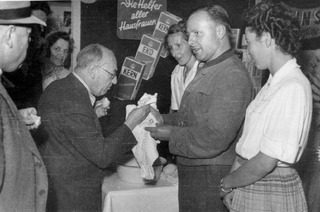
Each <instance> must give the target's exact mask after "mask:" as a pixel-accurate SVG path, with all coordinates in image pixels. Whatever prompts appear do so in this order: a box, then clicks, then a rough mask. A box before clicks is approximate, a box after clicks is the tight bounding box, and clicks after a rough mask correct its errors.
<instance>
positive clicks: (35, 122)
mask: <svg viewBox="0 0 320 212" xmlns="http://www.w3.org/2000/svg"><path fill="white" fill-rule="evenodd" d="M19 112H20V114H21V116H22V120H23V121H24V123H25V124H26V125H27V127H28V129H29V130H31V129H36V128H38V127H39V125H40V123H41V121H40V117H39V116H37V110H36V109H35V108H34V107H29V108H25V109H21V110H19Z"/></svg>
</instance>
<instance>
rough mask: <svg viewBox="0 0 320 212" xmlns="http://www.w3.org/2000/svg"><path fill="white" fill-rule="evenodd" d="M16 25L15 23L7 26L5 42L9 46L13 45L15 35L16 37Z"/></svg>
mask: <svg viewBox="0 0 320 212" xmlns="http://www.w3.org/2000/svg"><path fill="white" fill-rule="evenodd" d="M16 29H17V28H16V27H15V26H13V25H9V26H7V28H6V30H5V34H4V42H5V44H6V45H7V46H8V47H9V48H12V47H13V37H14V32H15V31H16Z"/></svg>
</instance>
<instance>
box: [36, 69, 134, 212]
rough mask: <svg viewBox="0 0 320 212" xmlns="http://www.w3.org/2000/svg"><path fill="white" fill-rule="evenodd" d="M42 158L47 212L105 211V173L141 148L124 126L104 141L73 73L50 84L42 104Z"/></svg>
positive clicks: (88, 102)
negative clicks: (126, 155)
mask: <svg viewBox="0 0 320 212" xmlns="http://www.w3.org/2000/svg"><path fill="white" fill-rule="evenodd" d="M38 113H39V114H40V116H41V117H42V126H43V127H42V129H41V131H42V139H43V141H42V142H43V143H42V144H41V145H40V153H41V154H42V156H43V159H44V162H45V164H46V166H47V169H48V174H49V197H48V205H47V208H48V210H49V211H50V210H52V211H90V212H91V211H100V210H101V203H102V200H101V183H102V179H103V177H104V176H105V174H106V173H105V172H104V170H103V169H104V168H107V167H109V166H110V164H111V163H112V162H113V161H114V160H116V159H117V158H118V157H119V156H121V155H122V154H124V153H126V152H128V151H129V150H131V149H132V148H133V146H134V145H135V144H136V143H137V142H136V140H135V138H134V136H133V134H132V132H131V130H130V129H129V128H128V127H127V126H126V125H125V124H123V125H121V126H120V127H119V128H118V129H117V130H116V131H115V132H114V133H112V134H111V135H109V136H108V137H107V138H104V137H103V135H102V129H101V126H100V123H99V120H98V117H97V115H96V114H95V112H94V109H93V106H92V105H91V102H90V97H89V94H88V91H87V89H86V88H85V87H84V85H83V84H82V83H81V82H80V81H79V80H78V79H77V78H76V77H75V76H74V75H73V74H70V75H69V76H67V77H66V78H64V79H61V80H57V81H54V82H53V83H51V84H50V85H49V86H48V87H47V88H46V90H45V91H44V93H43V94H42V96H41V97H40V100H39V105H38Z"/></svg>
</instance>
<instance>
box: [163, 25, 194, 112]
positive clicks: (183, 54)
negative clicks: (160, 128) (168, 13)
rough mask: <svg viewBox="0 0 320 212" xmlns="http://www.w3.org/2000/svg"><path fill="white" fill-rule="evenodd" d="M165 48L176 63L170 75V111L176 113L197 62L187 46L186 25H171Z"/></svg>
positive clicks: (192, 76)
mask: <svg viewBox="0 0 320 212" xmlns="http://www.w3.org/2000/svg"><path fill="white" fill-rule="evenodd" d="M165 46H166V48H167V49H168V50H169V51H170V53H171V55H172V56H173V57H174V59H175V60H176V61H177V62H178V65H176V67H175V68H174V70H173V72H172V74H171V107H170V111H171V112H173V111H177V110H179V107H180V102H181V99H182V95H183V93H184V90H185V89H186V87H187V86H188V85H189V83H190V82H191V81H192V80H193V78H194V77H195V75H196V72H197V67H198V64H199V61H198V60H197V59H196V57H195V56H194V55H193V53H192V50H191V48H190V46H189V44H188V35H187V29H186V23H185V22H184V21H180V22H179V23H177V24H174V25H172V26H171V27H170V28H169V30H168V33H167V35H166V37H165Z"/></svg>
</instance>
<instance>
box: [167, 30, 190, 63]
mask: <svg viewBox="0 0 320 212" xmlns="http://www.w3.org/2000/svg"><path fill="white" fill-rule="evenodd" d="M167 43H168V48H169V50H170V53H171V55H172V56H173V57H174V59H175V60H176V61H177V62H178V63H179V65H181V66H185V65H186V64H187V63H188V62H189V60H190V58H191V57H192V51H191V48H190V46H189V43H188V41H186V40H185V38H184V37H183V34H182V32H178V33H174V34H171V35H169V36H168V38H167Z"/></svg>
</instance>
